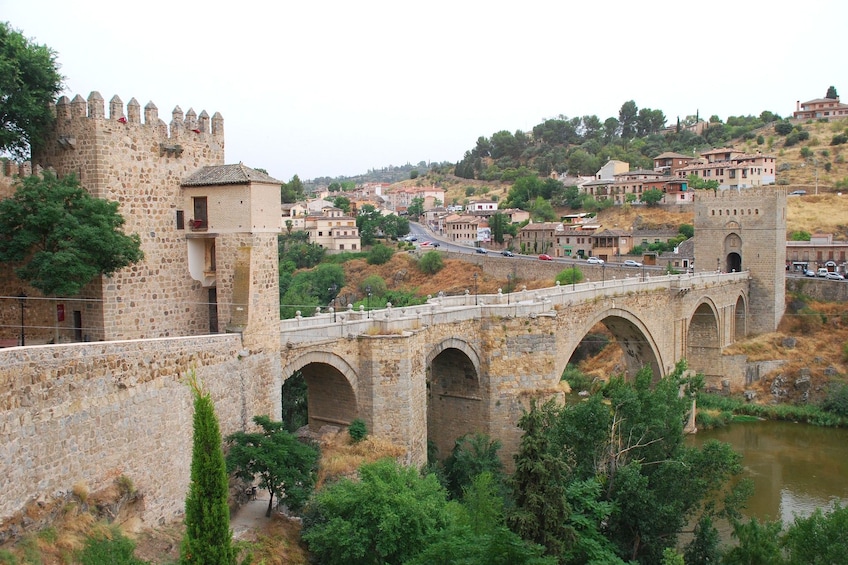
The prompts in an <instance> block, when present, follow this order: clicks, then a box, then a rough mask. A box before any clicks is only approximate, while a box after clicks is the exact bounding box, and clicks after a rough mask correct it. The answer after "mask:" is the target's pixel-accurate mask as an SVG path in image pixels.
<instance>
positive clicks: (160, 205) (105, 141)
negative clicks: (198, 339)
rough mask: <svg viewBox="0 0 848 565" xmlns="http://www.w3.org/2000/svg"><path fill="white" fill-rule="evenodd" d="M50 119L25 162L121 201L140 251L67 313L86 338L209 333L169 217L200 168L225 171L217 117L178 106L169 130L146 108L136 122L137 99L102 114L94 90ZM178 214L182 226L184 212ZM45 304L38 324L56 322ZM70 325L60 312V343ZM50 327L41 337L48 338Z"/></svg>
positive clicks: (60, 106)
mask: <svg viewBox="0 0 848 565" xmlns="http://www.w3.org/2000/svg"><path fill="white" fill-rule="evenodd" d="M56 118H57V121H56V127H55V131H54V132H53V133H52V135H51V137H50V138H49V139H48V142H47V143H46V148H45V150H44V151H43V152H42V153H41V154H39V155H35V156H34V159H33V163H35V164H36V165H37V166H41V167H43V168H45V169H46V168H50V169H53V170H54V171H55V172H56V173H57V174H59V175H65V174H68V173H75V174H76V175H77V176H78V177H79V179H80V181H81V183H82V185H83V187H85V188H86V189H87V190H88V191H89V192H91V193H92V194H93V195H94V196H97V197H102V198H107V199H109V200H114V201H117V202H119V204H120V208H119V212H120V213H121V214H122V215H123V217H124V218H125V219H126V224H125V225H124V231H126V232H127V233H136V234H138V235H139V236H140V237H141V248H142V250H143V251H144V254H145V258H144V260H143V261H142V262H140V263H138V264H136V265H133V266H131V267H128V268H126V269H123V270H122V271H119V272H118V273H115V275H114V276H113V277H111V278H108V279H106V278H104V279H103V280H102V281H98V282H96V283H93V284H92V285H90V287H89V288H87V289H85V291H84V292H83V295H82V296H81V298H84V299H87V300H88V301H87V302H85V303H84V307H82V306H80V305H73V306H70V307H68V308H67V310H68V311H69V312H70V311H71V310H79V311H80V312H81V313H82V316H83V319H82V324H83V326H84V327H85V328H86V331H85V333H86V335H87V336H88V338H89V339H92V340H101V339H106V340H114V339H137V338H142V337H168V336H185V335H197V334H201V333H208V331H209V308H208V305H207V301H208V295H207V291H206V289H204V288H203V287H202V286H201V284H200V283H199V282H197V281H194V280H192V279H191V277H190V276H189V273H188V269H187V268H186V267H185V265H186V263H187V258H186V255H187V251H186V241H185V230H180V229H177V225H176V215H177V211H178V210H182V209H183V204H184V199H183V198H182V194H181V192H180V191H181V189H180V181H181V179H183V178H185V177H187V176H188V175H189V174H191V173H193V172H194V171H196V170H197V169H199V168H200V167H202V166H206V165H222V164H224V130H223V118H221V116H220V114H217V113H216V114H215V115H214V116H213V117H212V118H211V119H210V118H209V116H208V115H207V114H206V112H205V111H203V112H202V113H201V114H200V116H198V115H196V114H195V112H194V111H193V110H189V112H187V113H185V114H183V111H182V110H181V109H180V108H179V106H177V107H176V108H175V109H174V111H173V112H172V120H171V123H170V126H168V125H166V124H165V122H164V121H162V120H161V119H160V118H159V116H158V109H157V108H156V106H155V105H154V104H153V103H149V104H148V105H147V106H146V107H145V108H144V122H142V109H141V108H140V106H139V104H138V102H136V101H135V99H132V100H130V102H129V103H128V104H127V105H126V112H125V111H124V105H123V103H122V101H121V99H120V98H118V97H117V96H115V97H113V98H112V99H111V100H110V102H109V115H108V116H107V115H106V110H105V103H104V100H103V98H102V96H100V94H99V93H97V92H92V93H91V95H89V97H88V100H87V101H86V100H85V99H83V98H82V97H81V96H79V95H77V96H75V97H74V99H73V100H71V101H69V100H68V99H67V97H62V98H60V99H59V101H58V103H57V105H56ZM184 212H185V218H186V219H188V218H189V217H190V216H191V211H190V210H186V211H184ZM0 278H5V279H6V284H5V285H4V284H3V283H0V289H4V286H5V289H9V290H13V291H15V292H17V290H16V289H15V288H10V287H9V284H10V283H9V282H8V278H6V277H2V276H0ZM14 284H16V285H19V283H17V282H15V283H14ZM27 294H29V295H33V294H37V293H35V292H34V291H28V292H27ZM127 297H131V298H127ZM44 307H45V308H46V309H47V310H48V314H47V315H46V316H45V317H46V318H47V319H49V320H51V321H53V320H55V314H53V312H55V302H54V303H44ZM72 323H73V317H72V316H70V315H68V316H66V318H65V322H63V323H60V324H59V333H60V341H69V340H70V339H72V337H73V336H72ZM51 326H53V324H52V323H51V324H48V326H47V328H46V329H45V330H44V332H45V333H46V334H47V336H48V337H50V336H52V334H53V333H54V331H53V328H52V327H51ZM33 331H35V329H33Z"/></svg>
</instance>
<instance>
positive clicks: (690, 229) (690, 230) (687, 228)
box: [677, 224, 695, 239]
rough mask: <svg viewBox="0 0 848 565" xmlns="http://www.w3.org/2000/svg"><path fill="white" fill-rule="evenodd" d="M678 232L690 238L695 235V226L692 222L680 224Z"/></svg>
mask: <svg viewBox="0 0 848 565" xmlns="http://www.w3.org/2000/svg"><path fill="white" fill-rule="evenodd" d="M677 233H679V234H680V235H682V236H683V237H685V238H686V239H689V238H690V237H695V226H693V225H692V224H680V227H679V228H677Z"/></svg>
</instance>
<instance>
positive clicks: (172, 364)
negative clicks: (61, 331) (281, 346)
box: [0, 334, 280, 524]
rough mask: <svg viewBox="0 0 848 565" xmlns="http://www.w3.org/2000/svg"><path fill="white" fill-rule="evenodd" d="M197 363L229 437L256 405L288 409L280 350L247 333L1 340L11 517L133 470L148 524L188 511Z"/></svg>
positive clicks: (3, 451)
mask: <svg viewBox="0 0 848 565" xmlns="http://www.w3.org/2000/svg"><path fill="white" fill-rule="evenodd" d="M192 369H195V370H196V374H197V376H198V377H199V380H200V382H201V383H202V385H203V386H204V388H205V389H206V390H208V391H209V392H210V393H211V395H212V398H213V400H214V403H215V411H216V414H217V416H218V419H219V422H220V426H221V432H222V434H223V435H224V436H226V435H227V434H229V433H232V432H235V431H237V430H242V429H245V428H246V427H248V426H250V425H251V419H252V417H253V416H254V415H257V414H269V415H271V416H272V417H274V418H279V402H280V398H279V391H280V389H279V385H280V382H279V371H280V361H279V358H278V357H275V356H270V355H266V354H255V353H254V354H251V353H249V352H247V351H245V350H243V349H242V344H241V341H240V338H239V336H238V335H234V334H230V335H214V336H206V337H193V338H172V339H157V340H145V341H113V342H101V343H88V344H70V345H52V346H40V347H27V348H11V349H5V350H0V477H2V479H1V480H0V483H2V484H0V488H2V491H3V493H4V494H3V496H2V497H0V522H2V520H3V519H5V518H8V517H9V516H11V515H12V514H13V513H15V512H16V511H18V510H20V509H21V508H22V507H23V506H24V504H25V503H26V502H27V501H28V500H31V499H33V498H38V497H41V496H50V495H51V494H54V493H57V492H60V491H68V490H70V489H71V488H72V487H73V485H74V484H76V483H78V482H84V483H86V484H87V485H88V487H89V488H90V489H91V490H96V489H99V488H101V487H103V486H105V485H107V484H108V483H109V482H110V481H112V480H113V479H114V478H115V477H116V476H119V475H126V476H127V477H129V478H130V479H131V480H132V481H133V483H134V485H135V486H136V487H137V488H138V489H139V491H140V492H141V493H142V494H145V495H146V496H145V508H144V516H143V518H144V520H145V521H146V522H147V523H148V524H154V523H157V522H160V521H164V520H168V519H171V518H173V517H174V516H177V515H179V514H181V513H182V511H183V508H184V503H185V494H186V492H187V487H188V481H189V474H190V463H191V441H192V417H193V403H192V397H191V392H190V390H189V388H188V386H187V385H185V384H184V383H183V382H182V377H183V375H184V374H185V373H186V372H187V371H189V370H192Z"/></svg>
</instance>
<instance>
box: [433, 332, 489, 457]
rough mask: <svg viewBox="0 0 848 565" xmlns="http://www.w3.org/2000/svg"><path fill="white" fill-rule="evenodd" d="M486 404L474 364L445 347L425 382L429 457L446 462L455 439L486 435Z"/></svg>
mask: <svg viewBox="0 0 848 565" xmlns="http://www.w3.org/2000/svg"><path fill="white" fill-rule="evenodd" d="M486 429H487V428H486V422H485V402H484V397H483V391H482V390H481V386H480V378H479V375H478V374H477V371H476V369H475V368H474V363H473V362H472V361H471V359H469V357H468V356H467V355H466V354H465V352H463V351H461V350H459V349H456V348H452V347H449V348H446V349H445V350H444V351H442V352H441V353H439V354H438V355H437V356H436V357H435V358H434V359H433V361H432V362H431V364H430V367H429V376H428V379H427V446H428V452H429V453H428V455H429V456H431V457H433V458H436V459H445V458H446V457H448V456H449V455H450V454H451V451H452V450H453V446H454V443H455V442H456V439H457V438H459V437H461V436H463V435H465V434H471V433H478V432H479V433H485V432H486Z"/></svg>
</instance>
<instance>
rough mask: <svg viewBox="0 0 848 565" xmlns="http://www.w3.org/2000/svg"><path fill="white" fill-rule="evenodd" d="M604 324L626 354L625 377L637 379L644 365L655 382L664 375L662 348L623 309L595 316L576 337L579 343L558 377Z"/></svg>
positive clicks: (573, 348) (570, 348) (634, 317)
mask: <svg viewBox="0 0 848 565" xmlns="http://www.w3.org/2000/svg"><path fill="white" fill-rule="evenodd" d="M598 323H602V324H604V325H605V326H606V327H607V329H608V330H609V331H610V332H611V333H612V334H613V336H615V339H616V342H617V343H618V345H619V346H621V348H622V349H623V350H624V357H625V363H626V364H627V367H626V376H627V377H634V376H635V375H636V373H637V372H639V370H641V369H642V367H644V366H645V365H648V366H650V367H651V371H652V372H653V373H654V379H655V380H656V379H659V378H661V377H662V376H663V374H664V369H663V368H664V367H665V364H664V361H663V359H662V354H661V353H660V349H659V347H657V343H656V341H655V340H654V337H653V335H651V332H650V330H649V329H648V327H647V326H646V325H645V323H644V322H643V321H642V320H641V319H640V318H639V317H638V316H637V315H636V314H634V313H632V312H630V311H628V310H624V309H622V308H610V309H607V310H603V311H600V312H598V313H596V314H595V315H594V316H593V317H592V318H590V319H589V321H588V322H587V323H586V324H584V325H583V328H582V329H581V330H580V332H579V333H578V334H576V335H577V336H579V338H578V340H577V341H576V342H575V343H573V344H572V345H571V346H570V347H569V348H568V351H567V356H565V359H564V362H562V363H561V365H562V366H561V367H559V371H558V372H557V376H559V375H561V374H562V372H563V371H564V370H565V367H566V365H567V364H568V362H569V361H570V360H571V356H572V355H573V354H574V351H575V350H576V349H577V346H578V345H579V344H580V340H582V339H583V338H584V337H585V336H586V334H588V333H589V332H590V331H591V329H592V327H594V326H595V324H598Z"/></svg>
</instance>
